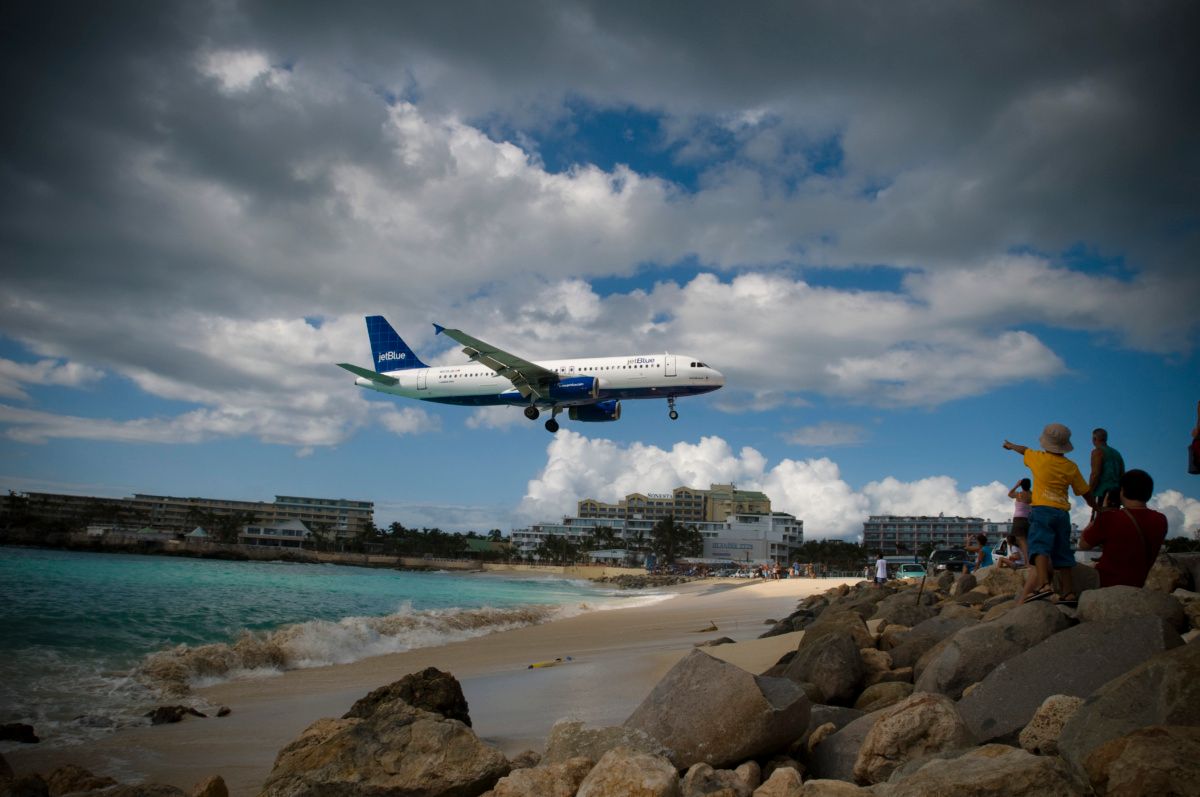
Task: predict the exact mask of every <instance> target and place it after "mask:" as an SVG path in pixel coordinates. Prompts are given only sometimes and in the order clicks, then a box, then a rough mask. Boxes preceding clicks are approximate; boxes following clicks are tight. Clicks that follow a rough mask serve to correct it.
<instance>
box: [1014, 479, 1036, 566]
mask: <svg viewBox="0 0 1200 797" xmlns="http://www.w3.org/2000/svg"><path fill="white" fill-rule="evenodd" d="M1032 487H1033V485H1032V484H1031V483H1030V481H1029V479H1021V480H1020V481H1019V482H1017V483H1016V484H1014V485H1013V488H1012V489H1011V490H1009V491H1008V497H1009V498H1011V499H1012V500H1013V519H1012V533H1013V536H1014V537H1016V538H1017V545H1019V546H1020V547H1021V558H1022V559H1023V560H1024V561H1026V562H1028V561H1029V542H1028V539H1027V538H1028V537H1029V510H1030V509H1032V504H1033V493H1032V492H1030V490H1031V489H1032Z"/></svg>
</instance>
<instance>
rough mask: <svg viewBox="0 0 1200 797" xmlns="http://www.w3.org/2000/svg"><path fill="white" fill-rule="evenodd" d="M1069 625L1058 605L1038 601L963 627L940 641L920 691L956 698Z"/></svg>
mask: <svg viewBox="0 0 1200 797" xmlns="http://www.w3.org/2000/svg"><path fill="white" fill-rule="evenodd" d="M1067 624H1068V622H1067V619H1066V617H1064V616H1063V614H1062V613H1061V612H1060V611H1058V609H1057V608H1055V607H1054V606H1053V605H1051V604H1049V603H1047V602H1044V601H1038V602H1034V603H1027V604H1025V605H1023V606H1018V607H1017V608H1015V609H1013V610H1012V611H1010V612H1008V613H1007V614H1005V615H1004V616H1003V617H998V618H996V619H995V620H992V621H991V622H987V623H980V624H978V625H974V626H971V627H969V628H964V629H962V630H961V631H959V632H958V633H956V634H955V635H954V636H952V637H950V638H949V639H947V640H945V641H944V642H942V643H940V644H939V647H941V650H940V651H939V652H938V653H937V654H936V655H935V656H933V657H931V659H930V660H929V662H928V663H927V664H926V666H925V667H924V669H923V670H922V671H921V673H920V675H919V677H918V678H917V680H916V687H917V691H918V692H937V693H938V694H943V695H948V696H949V697H951V698H954V699H957V698H958V697H959V696H960V695H962V691H963V689H964V688H966V687H968V686H970V685H971V684H973V683H975V682H977V681H982V680H983V679H984V678H985V677H986V676H987V674H988V673H990V672H991V671H992V670H993V669H995V668H996V667H997V666H998V665H999V664H1000V663H1001V662H1004V661H1007V660H1008V659H1010V658H1012V657H1013V656H1016V655H1017V654H1019V653H1022V652H1023V651H1025V650H1028V649H1029V648H1031V647H1033V646H1034V645H1036V644H1037V643H1039V642H1041V641H1042V640H1043V639H1046V638H1047V637H1049V636H1051V635H1052V634H1055V633H1057V632H1059V631H1061V630H1063V629H1064V628H1066V627H1067ZM935 650H936V648H935ZM1039 702H1040V701H1039Z"/></svg>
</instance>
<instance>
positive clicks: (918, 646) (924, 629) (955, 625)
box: [888, 611, 979, 667]
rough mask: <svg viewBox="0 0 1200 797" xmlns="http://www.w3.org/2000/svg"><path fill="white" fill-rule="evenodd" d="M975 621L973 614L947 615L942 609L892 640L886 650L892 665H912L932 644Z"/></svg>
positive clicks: (976, 620) (973, 623)
mask: <svg viewBox="0 0 1200 797" xmlns="http://www.w3.org/2000/svg"><path fill="white" fill-rule="evenodd" d="M977 622H979V621H978V619H977V618H976V617H974V616H971V617H969V618H968V617H947V616H946V614H945V612H944V611H943V612H942V614H939V615H938V616H937V617H931V618H929V619H928V620H925V621H924V622H922V623H918V624H917V625H915V626H913V627H912V628H911V629H910V630H909V631H908V632H907V633H904V634H900V635H899V636H898V637H897V638H896V639H895V640H894V645H893V646H892V649H891V650H889V651H888V653H890V654H891V656H892V666H893V667H912V666H913V665H915V664H916V663H917V660H918V659H919V658H921V656H922V654H924V653H925V652H926V651H928V650H929V649H930V648H932V647H933V646H934V645H936V644H937V643H939V642H941V641H942V640H943V639H946V638H947V637H950V636H953V635H954V634H956V633H958V632H959V631H961V630H962V629H964V628H966V627H967V626H971V625H975V624H976V623H977Z"/></svg>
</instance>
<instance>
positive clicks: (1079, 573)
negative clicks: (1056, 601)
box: [1054, 565, 1100, 597]
mask: <svg viewBox="0 0 1200 797" xmlns="http://www.w3.org/2000/svg"><path fill="white" fill-rule="evenodd" d="M1071 588H1072V589H1074V590H1075V594H1076V595H1079V596H1080V597H1083V593H1085V592H1088V591H1090V590H1093V589H1100V573H1098V572H1097V571H1096V568H1094V567H1092V566H1091V565H1075V566H1074V567H1073V568H1071ZM1054 589H1055V591H1056V592H1058V593H1059V594H1062V593H1063V583H1062V574H1060V573H1059V572H1058V571H1057V570H1056V571H1054Z"/></svg>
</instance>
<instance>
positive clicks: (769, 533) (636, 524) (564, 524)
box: [512, 512, 804, 563]
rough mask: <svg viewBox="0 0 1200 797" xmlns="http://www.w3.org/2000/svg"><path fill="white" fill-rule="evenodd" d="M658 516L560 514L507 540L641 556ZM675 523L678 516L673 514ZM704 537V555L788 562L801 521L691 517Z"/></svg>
mask: <svg viewBox="0 0 1200 797" xmlns="http://www.w3.org/2000/svg"><path fill="white" fill-rule="evenodd" d="M660 519H661V518H656V519H651V518H644V517H643V518H634V519H629V520H626V519H623V518H593V517H588V518H585V517H564V518H563V519H562V521H561V522H557V523H535V524H533V525H532V526H529V527H528V528H523V529H513V532H512V544H513V549H514V552H515V553H516V554H517V555H519V556H532V555H536V553H535V552H536V551H537V549H538V548H539V547H541V546H542V544H543V543H546V542H547V540H548V539H549V538H551V537H557V538H562V539H565V540H567V541H568V542H570V543H571V544H573V545H577V546H581V547H582V546H585V545H591V544H599V545H602V546H603V549H604V553H605V554H606V558H623V559H626V560H633V561H640V560H641V559H642V558H643V556H644V554H645V552H646V551H648V550H649V548H650V545H651V538H652V530H653V528H654V525H655V524H656V523H657V522H658V520H660ZM676 521H677V522H682V521H679V520H678V518H676ZM687 525H689V526H695V527H696V530H697V531H699V532H700V536H701V538H702V539H703V540H704V551H703V554H702V556H703V558H705V559H713V560H729V561H734V562H747V563H748V562H781V563H786V562H788V561H789V559H790V557H791V554H792V551H793V550H795V549H796V548H799V547H800V545H801V544H802V543H803V542H804V521H803V520H799V519H798V518H796V517H795V516H793V515H789V514H787V513H786V512H771V513H768V514H755V513H738V514H734V515H731V516H729V517H727V518H725V519H724V520H721V521H707V520H700V521H693V522H688V523H687Z"/></svg>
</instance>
